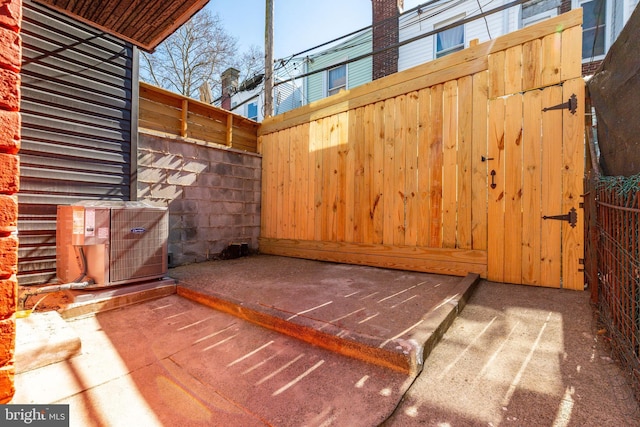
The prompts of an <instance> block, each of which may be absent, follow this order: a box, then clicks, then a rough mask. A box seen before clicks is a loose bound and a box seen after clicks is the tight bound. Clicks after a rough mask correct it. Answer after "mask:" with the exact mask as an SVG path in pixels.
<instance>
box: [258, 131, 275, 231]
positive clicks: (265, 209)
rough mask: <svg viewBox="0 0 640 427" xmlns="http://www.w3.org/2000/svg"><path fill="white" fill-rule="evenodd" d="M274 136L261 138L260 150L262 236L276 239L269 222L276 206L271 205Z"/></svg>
mask: <svg viewBox="0 0 640 427" xmlns="http://www.w3.org/2000/svg"><path fill="white" fill-rule="evenodd" d="M272 135H273V134H270V135H264V136H262V137H260V138H261V144H260V150H261V152H262V156H263V157H262V159H263V160H262V171H261V177H262V188H261V190H260V201H261V204H262V206H261V208H260V235H262V236H264V237H276V235H275V233H274V232H273V229H272V227H271V224H269V221H270V220H271V218H272V217H273V213H272V212H271V211H270V208H271V207H272V206H274V205H275V203H270V202H271V200H270V198H271V195H272V194H273V193H272V192H271V190H272V189H271V174H272V173H273V160H274V159H275V156H273V155H271V153H270V150H271V149H272V148H273V144H272V143H271V138H272Z"/></svg>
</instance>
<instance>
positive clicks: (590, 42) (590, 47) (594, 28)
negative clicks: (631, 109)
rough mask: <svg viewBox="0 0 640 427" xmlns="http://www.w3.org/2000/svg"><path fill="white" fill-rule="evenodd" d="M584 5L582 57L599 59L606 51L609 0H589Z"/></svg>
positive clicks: (582, 5) (581, 4) (582, 4)
mask: <svg viewBox="0 0 640 427" xmlns="http://www.w3.org/2000/svg"><path fill="white" fill-rule="evenodd" d="M580 6H581V7H582V59H597V58H601V57H602V56H604V54H605V52H606V37H607V0H588V1H582V2H581V3H580Z"/></svg>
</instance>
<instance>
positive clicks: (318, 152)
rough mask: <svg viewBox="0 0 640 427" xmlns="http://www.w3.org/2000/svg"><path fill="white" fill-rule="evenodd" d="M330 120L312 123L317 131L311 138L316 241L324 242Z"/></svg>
mask: <svg viewBox="0 0 640 427" xmlns="http://www.w3.org/2000/svg"><path fill="white" fill-rule="evenodd" d="M328 121H329V119H320V120H314V121H313V122H312V123H314V124H315V126H314V128H315V131H314V132H312V133H311V135H310V138H311V141H312V142H313V144H314V152H315V158H316V161H315V168H314V169H315V173H314V175H315V178H314V179H315V189H314V202H313V206H314V209H315V213H314V220H315V221H314V225H313V228H314V235H315V239H314V240H324V237H325V236H324V234H323V226H324V224H325V218H326V217H325V216H324V214H325V212H324V211H325V205H326V202H325V200H324V199H323V196H324V195H323V190H324V168H325V166H324V146H325V143H324V134H325V128H326V125H325V122H328Z"/></svg>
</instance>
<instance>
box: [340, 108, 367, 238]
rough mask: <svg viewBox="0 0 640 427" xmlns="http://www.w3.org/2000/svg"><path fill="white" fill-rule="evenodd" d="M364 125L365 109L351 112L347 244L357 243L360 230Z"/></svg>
mask: <svg viewBox="0 0 640 427" xmlns="http://www.w3.org/2000/svg"><path fill="white" fill-rule="evenodd" d="M363 123H364V109H363V108H356V109H353V110H349V135H348V137H347V159H346V160H347V163H346V166H347V172H346V181H345V187H346V198H345V208H346V226H345V227H346V228H345V231H344V239H345V240H346V241H347V242H355V241H356V229H357V228H358V225H359V224H358V223H359V221H358V218H356V212H358V210H357V209H358V208H359V207H360V201H359V193H360V192H361V191H363V190H364V183H363V182H362V177H363V174H362V171H361V167H362V163H361V160H362V155H361V153H360V150H361V149H362V147H363V145H364V142H363V141H362V134H363V132H364V131H363V129H362V125H363Z"/></svg>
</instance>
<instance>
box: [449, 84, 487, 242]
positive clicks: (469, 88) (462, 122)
mask: <svg viewBox="0 0 640 427" xmlns="http://www.w3.org/2000/svg"><path fill="white" fill-rule="evenodd" d="M472 112H473V78H472V77H471V76H468V77H463V78H461V79H459V80H458V158H457V160H456V163H457V165H458V191H457V193H458V194H457V198H458V206H457V215H458V222H457V230H456V247H457V248H459V249H471V246H472V231H471V230H472V206H473V202H472V181H473V176H472V174H473V171H472V162H473V160H472V154H473V151H472V145H473V127H472V125H473V122H472ZM485 117H486V115H485ZM478 161H479V159H478Z"/></svg>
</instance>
